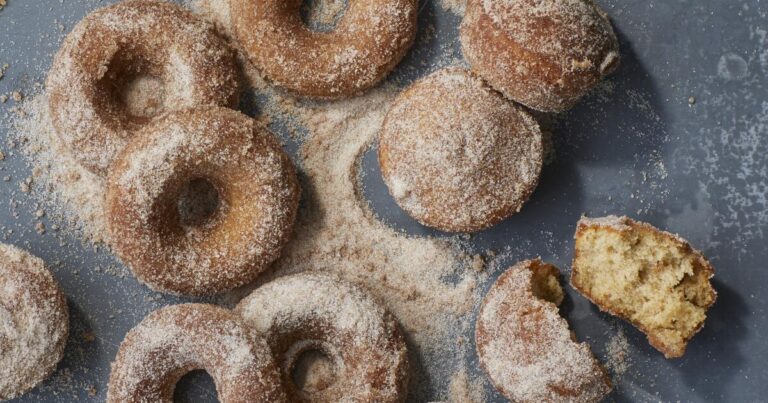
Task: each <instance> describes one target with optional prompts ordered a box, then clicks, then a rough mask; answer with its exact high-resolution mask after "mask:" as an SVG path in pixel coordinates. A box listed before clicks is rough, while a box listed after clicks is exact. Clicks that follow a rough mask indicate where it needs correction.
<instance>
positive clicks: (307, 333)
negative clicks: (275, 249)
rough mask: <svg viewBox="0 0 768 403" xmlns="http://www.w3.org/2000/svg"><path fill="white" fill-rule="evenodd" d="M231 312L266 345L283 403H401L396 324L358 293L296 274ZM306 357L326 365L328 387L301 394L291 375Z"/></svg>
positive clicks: (402, 372) (403, 364)
mask: <svg viewBox="0 0 768 403" xmlns="http://www.w3.org/2000/svg"><path fill="white" fill-rule="evenodd" d="M235 312H236V313H238V314H240V315H241V316H242V317H243V318H244V319H245V322H246V323H247V324H248V325H249V326H251V327H253V328H254V329H256V330H257V331H258V333H259V334H262V335H264V337H265V339H266V340H267V342H268V343H269V345H270V347H271V349H272V354H273V356H274V357H275V359H276V360H277V363H278V366H279V367H280V370H281V373H282V377H283V385H284V387H285V389H286V391H287V393H288V397H289V400H290V401H296V402H309V401H311V402H340V401H344V402H381V403H386V402H403V401H405V397H406V385H407V380H408V354H407V351H406V345H405V341H404V339H403V335H402V333H401V331H400V329H399V327H398V324H397V322H396V321H395V318H394V317H393V316H392V315H391V314H390V313H388V312H387V311H386V310H384V308H382V307H381V306H380V305H378V304H377V303H376V302H375V301H374V300H373V299H372V298H371V297H370V296H369V295H368V294H367V293H366V292H365V291H363V290H362V289H360V288H358V287H356V286H353V285H351V284H349V283H346V282H344V281H341V280H339V279H337V278H336V277H334V276H332V275H330V274H320V273H301V274H296V275H291V276H287V277H281V278H278V279H276V280H274V281H272V282H269V283H267V284H266V285H264V286H262V287H260V288H257V289H256V290H255V291H253V292H252V293H251V294H250V295H249V296H248V297H246V298H245V299H243V301H241V302H240V304H238V305H237V307H236V308H235ZM312 351H316V352H319V353H321V355H323V356H325V357H327V358H328V360H329V361H330V363H331V367H332V372H334V373H335V374H334V375H335V382H327V383H326V384H324V385H323V384H321V387H320V388H317V389H319V390H312V391H307V390H305V389H301V388H300V387H299V386H297V385H296V384H295V383H294V381H293V377H292V373H293V372H294V370H295V369H296V366H297V362H298V361H299V359H300V357H301V356H302V355H303V354H305V353H307V352H312Z"/></svg>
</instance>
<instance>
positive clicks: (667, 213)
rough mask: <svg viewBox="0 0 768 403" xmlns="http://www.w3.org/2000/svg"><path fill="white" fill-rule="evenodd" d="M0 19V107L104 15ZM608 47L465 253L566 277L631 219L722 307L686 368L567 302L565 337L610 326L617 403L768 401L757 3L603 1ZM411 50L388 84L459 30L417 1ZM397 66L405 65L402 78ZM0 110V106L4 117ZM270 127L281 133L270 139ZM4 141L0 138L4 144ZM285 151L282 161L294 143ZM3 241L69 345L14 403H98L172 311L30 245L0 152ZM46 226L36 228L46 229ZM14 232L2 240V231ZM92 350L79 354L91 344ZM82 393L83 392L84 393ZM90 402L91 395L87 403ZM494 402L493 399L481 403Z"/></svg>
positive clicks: (21, 171) (766, 163)
mask: <svg viewBox="0 0 768 403" xmlns="http://www.w3.org/2000/svg"><path fill="white" fill-rule="evenodd" d="M8 3H9V4H8V5H7V6H6V7H5V8H3V9H2V10H1V11H0V65H2V64H3V63H9V64H10V68H9V69H8V70H7V71H6V73H5V77H4V78H3V79H2V80H0V94H6V93H9V92H10V91H12V90H15V89H19V88H20V89H22V90H23V91H25V92H31V91H32V86H33V83H34V82H36V81H37V82H39V81H40V80H41V79H43V78H44V76H45V73H46V71H47V69H48V67H49V66H50V63H51V59H52V55H53V53H54V52H55V51H56V49H57V48H58V45H59V44H60V40H61V38H62V37H63V36H64V35H65V33H66V32H68V31H69V30H70V29H71V28H72V26H73V25H74V23H76V22H77V21H78V20H79V19H80V18H82V16H83V15H85V14H86V13H87V12H88V11H90V10H92V9H93V8H95V7H97V6H101V5H104V4H106V3H109V2H108V1H89V0H61V1H51V0H8ZM600 3H601V4H602V5H603V6H604V7H605V9H606V10H607V11H608V13H609V14H610V16H611V18H612V19H613V22H614V24H615V27H616V30H617V32H618V34H619V36H620V40H621V49H622V56H623V59H622V65H621V67H620V68H619V70H618V72H617V73H616V74H614V75H613V76H611V77H610V78H609V84H607V85H605V86H604V87H603V88H602V89H601V90H599V91H597V92H596V93H595V94H593V95H591V96H590V97H589V98H588V99H587V100H585V101H584V102H582V103H581V104H579V106H577V107H576V108H575V109H574V110H572V111H570V112H567V113H565V114H563V115H562V116H558V117H556V118H554V119H553V124H552V128H553V132H554V143H555V149H556V153H557V157H556V160H555V162H554V163H552V164H550V165H548V166H547V167H546V169H545V170H544V173H543V176H542V180H541V185H540V186H539V188H538V189H537V191H536V192H535V194H534V196H533V199H532V200H531V202H530V203H529V204H527V205H526V206H525V207H524V209H523V211H522V212H521V213H520V214H518V215H516V216H514V217H512V218H511V219H509V220H507V221H505V222H504V223H502V224H500V225H499V226H497V227H494V228H492V229H490V230H488V231H485V232H482V233H480V234H478V235H476V236H474V237H473V238H472V240H471V242H472V243H473V245H475V247H476V248H477V250H484V249H486V248H495V249H504V248H505V247H508V248H509V251H510V253H509V256H510V257H509V259H508V260H509V261H508V262H506V263H510V264H511V263H514V261H516V260H518V259H523V258H529V257H532V256H535V255H541V256H542V258H544V259H545V260H547V261H550V262H552V263H555V264H557V265H558V266H559V267H560V268H561V269H562V270H563V272H564V274H565V275H566V278H567V272H568V271H569V262H570V257H571V250H572V245H573V242H572V236H573V231H574V226H575V223H576V221H577V220H578V218H579V216H580V215H581V214H582V213H586V214H587V215H603V214H606V213H615V214H628V215H630V216H633V217H635V218H638V219H641V220H644V221H648V222H650V223H652V224H654V225H657V226H659V227H661V228H664V229H668V230H670V231H673V232H678V233H680V234H681V235H682V236H683V237H685V238H687V239H688V240H689V241H690V242H691V243H692V244H693V245H694V246H696V247H698V248H700V249H702V250H703V251H704V253H705V254H706V255H707V256H708V257H709V258H710V259H711V261H712V263H713V264H714V266H715V267H716V269H717V274H716V277H715V280H714V285H715V287H716V288H717V291H718V292H719V299H718V301H717V303H716V304H715V306H714V307H713V308H712V310H711V311H710V313H709V318H708V320H707V322H706V327H705V328H704V329H703V331H702V332H701V333H700V334H699V335H697V336H696V337H695V338H694V340H693V342H692V343H691V344H690V346H689V349H688V352H687V353H686V355H685V357H684V358H681V359H677V360H666V359H664V358H663V357H662V356H661V354H659V353H658V352H656V351H655V350H653V349H652V348H651V347H650V346H649V345H648V344H647V342H646V341H645V339H644V337H643V336H642V334H640V333H639V332H638V331H637V330H635V329H633V328H632V327H631V326H629V325H627V324H626V323H624V322H620V321H616V320H614V319H612V318H611V317H609V316H608V315H604V314H601V313H599V312H598V311H597V309H596V308H595V307H594V306H592V305H591V304H589V303H588V302H587V301H586V300H585V299H584V298H582V297H581V296H579V295H578V294H576V293H574V292H573V290H572V289H570V287H567V288H568V294H569V298H568V299H567V302H566V304H565V307H564V308H563V312H564V314H565V315H566V316H567V318H568V319H569V322H570V323H571V325H572V327H573V329H574V330H575V333H576V335H577V336H578V338H579V339H581V340H586V341H588V342H589V343H590V344H591V346H592V347H593V350H594V351H595V352H596V354H597V355H598V356H599V357H601V358H605V357H606V351H605V350H606V344H607V342H608V338H609V337H610V336H611V335H612V334H615V333H616V332H617V330H618V329H623V330H624V331H625V332H626V334H627V336H628V338H629V343H630V350H629V351H630V359H629V361H630V363H631V366H630V369H629V371H628V372H627V373H626V374H625V375H624V376H623V377H622V378H621V380H620V381H619V382H618V385H617V387H616V391H615V392H614V394H613V395H612V399H613V400H616V401H658V400H662V401H728V402H758V401H765V400H766V399H768V396H767V394H766V392H768V343H766V342H765V337H766V334H768V317H767V316H766V311H765V310H766V306H767V304H768V302H767V301H766V297H767V295H766V292H765V289H766V287H767V285H768V270H766V269H765V267H766V262H768V248H766V235H768V201H767V200H766V195H767V194H768V178H767V177H768V78H767V77H768V38H767V37H766V32H767V31H768V15H767V14H768V4H766V2H765V1H761V0H738V1H722V0H688V1H684V0H680V1H650V2H645V1H634V0H601V1H600ZM422 7H423V10H422V13H421V16H420V22H421V26H422V28H421V31H420V35H421V36H422V37H425V38H429V37H428V36H426V35H427V32H426V31H427V28H425V27H428V26H431V27H434V29H435V33H436V35H435V38H437V39H426V40H422V41H419V44H418V45H417V47H416V49H414V51H413V52H412V53H411V54H410V55H409V56H408V58H407V59H406V61H405V62H404V64H403V66H401V67H399V68H398V70H397V72H395V73H394V74H393V76H392V77H391V78H390V80H397V82H398V83H406V82H408V81H410V80H412V79H414V78H416V77H415V76H421V75H424V74H426V73H427V72H428V71H429V70H430V69H429V68H425V67H420V66H422V62H424V61H425V62H426V64H427V65H428V66H429V65H430V64H433V63H434V61H433V60H431V59H430V58H431V57H432V56H430V55H432V54H433V53H434V52H431V51H430V50H431V49H437V48H441V47H444V46H448V47H449V48H452V49H453V50H454V52H455V53H456V54H457V55H460V52H459V50H458V44H457V39H456V35H457V25H458V23H459V22H460V18H459V17H457V16H455V15H453V14H450V13H447V12H445V11H444V10H443V9H442V8H441V7H440V5H439V4H438V3H436V1H431V2H426V3H424V4H422ZM407 66H416V67H418V69H416V71H418V74H415V75H414V74H413V71H414V70H412V69H407V68H405V67H407ZM13 106H14V103H13V101H8V103H6V104H0V113H2V114H5V113H6V112H8V111H9V110H10V108H12V107H13ZM276 129H278V131H279V129H280V128H279V127H277V128H276ZM6 131H7V130H6V128H2V129H0V139H3V138H5V137H6ZM291 148H295V145H294V147H291ZM0 151H3V152H4V153H5V155H6V158H5V160H4V161H0V177H3V176H6V175H9V176H11V180H10V181H8V182H3V181H0V224H2V225H1V226H0V230H2V234H0V235H3V236H4V237H5V238H7V239H6V240H5V242H9V243H12V244H16V245H19V246H21V247H24V248H26V249H28V250H30V251H31V252H32V253H34V254H36V255H38V256H40V257H42V258H44V259H45V260H46V261H47V262H49V263H51V265H52V268H53V270H54V272H55V275H56V277H57V279H58V280H59V282H60V283H61V286H62V288H63V289H64V291H65V293H66V294H67V296H68V297H69V301H70V304H69V306H70V312H71V315H72V328H71V329H72V335H71V338H70V341H69V345H68V348H67V353H66V357H65V359H64V361H63V362H62V363H61V364H60V366H59V370H58V372H57V373H56V375H55V376H53V377H52V378H51V379H50V380H48V381H46V382H45V383H44V384H43V385H41V386H40V387H38V388H36V389H34V390H33V391H32V392H30V393H29V394H27V395H25V396H23V397H22V398H21V399H18V401H19V402H65V401H80V402H88V401H103V400H104V398H105V396H106V383H107V379H108V376H109V363H110V361H111V360H112V358H113V357H114V355H115V352H116V350H117V346H118V344H119V343H120V341H121V340H122V338H123V336H124V335H125V333H126V332H127V331H128V330H129V329H130V328H131V327H132V326H134V325H135V324H136V323H138V322H139V321H140V320H141V319H142V318H143V317H144V316H145V315H146V314H147V313H149V312H151V311H152V310H154V309H156V308H158V307H160V306H162V305H166V304H171V303H175V302H178V301H179V299H176V298H171V297H165V296H161V295H159V294H156V293H153V292H151V291H149V290H148V289H147V288H146V287H143V286H142V285H140V284H138V283H137V282H136V280H135V279H134V278H133V277H132V276H131V275H130V273H129V272H128V271H127V270H125V269H124V268H123V266H122V265H121V264H120V263H119V262H118V261H117V260H116V259H115V258H114V257H112V256H110V255H109V254H107V253H105V252H104V251H103V250H97V249H95V248H94V247H93V246H90V245H87V244H83V243H82V242H81V241H79V240H78V239H77V238H75V237H71V236H69V235H67V232H61V233H59V234H57V233H55V232H54V231H50V230H49V231H48V232H47V233H46V234H44V235H39V234H38V233H36V232H35V230H34V224H35V222H36V221H37V220H36V219H35V218H34V215H33V213H34V211H35V210H37V208H38V206H37V205H35V204H34V201H33V200H34V199H32V198H29V197H27V196H26V195H24V194H22V193H20V191H19V186H20V185H19V184H20V182H21V181H23V179H24V178H26V177H28V176H29V175H30V171H29V168H28V167H27V166H26V165H25V163H24V160H23V158H22V156H21V155H20V153H19V152H18V151H14V149H12V148H10V147H8V146H6V141H2V142H0ZM363 170H364V172H365V175H364V178H365V180H364V181H365V195H366V197H368V199H369V200H370V201H371V203H372V206H373V208H374V210H375V211H376V212H377V213H378V214H379V215H380V216H381V217H382V219H384V220H385V221H386V222H389V223H391V224H392V225H393V226H395V227H398V228H403V229H405V230H406V231H408V232H409V233H412V234H415V235H440V234H437V233H435V232H433V231H430V230H427V229H425V228H423V227H421V226H419V225H418V224H417V223H415V222H414V221H413V220H411V219H409V218H408V217H407V216H405V215H404V214H403V213H402V211H401V210H399V209H398V208H397V206H396V205H395V204H394V202H393V201H392V199H391V198H390V196H389V195H388V194H387V191H386V189H385V187H384V185H383V183H382V181H381V177H380V174H379V172H378V167H377V162H376V157H375V152H371V153H369V154H368V155H367V156H366V158H365V159H364V163H363ZM42 221H43V222H46V224H47V225H48V227H49V228H50V227H51V225H52V223H51V222H49V219H48V217H44V218H43V219H42ZM9 231H12V232H9ZM91 333H92V334H94V335H95V336H96V340H95V341H89V336H88V335H89V334H91ZM91 387H93V388H94V389H93V390H89V389H90V388H91ZM94 391H95V395H94V396H91V395H89V392H94ZM178 391H179V393H178V395H179V396H178V398H179V399H181V400H187V401H198V402H199V401H215V392H214V390H213V387H212V383H211V381H210V379H209V378H207V377H205V376H203V375H200V374H197V375H193V376H191V377H187V378H185V379H184V380H183V381H182V382H181V383H180V385H179V387H178ZM489 396H490V397H491V399H494V400H498V401H503V398H501V397H500V396H499V395H498V394H496V393H495V392H493V391H492V390H489Z"/></svg>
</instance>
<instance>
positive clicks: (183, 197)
mask: <svg viewBox="0 0 768 403" xmlns="http://www.w3.org/2000/svg"><path fill="white" fill-rule="evenodd" d="M220 203H221V200H220V199H219V191H218V190H217V189H216V186H215V185H214V184H213V183H211V182H210V181H208V180H207V179H205V178H195V179H192V180H191V181H189V183H187V184H186V186H184V187H183V188H182V190H181V194H180V195H179V198H178V212H179V222H180V223H181V225H182V226H185V227H196V226H201V225H205V223H206V222H208V221H210V220H211V219H212V218H214V216H215V215H216V212H217V211H218V210H219V206H220Z"/></svg>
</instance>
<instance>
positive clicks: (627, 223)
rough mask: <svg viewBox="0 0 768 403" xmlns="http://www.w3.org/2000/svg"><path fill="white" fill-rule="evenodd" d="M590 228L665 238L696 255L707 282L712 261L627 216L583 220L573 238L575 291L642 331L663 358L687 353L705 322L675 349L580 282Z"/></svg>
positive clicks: (711, 293)
mask: <svg viewBox="0 0 768 403" xmlns="http://www.w3.org/2000/svg"><path fill="white" fill-rule="evenodd" d="M589 229H599V230H601V231H610V232H614V233H616V234H620V235H621V234H623V233H626V232H627V231H628V230H640V231H647V232H649V233H652V234H655V235H656V236H660V237H663V238H665V239H666V240H667V241H668V242H670V243H672V244H674V245H676V247H677V248H679V249H680V250H681V251H682V252H683V253H685V254H691V255H693V256H694V258H695V260H696V261H697V262H698V267H697V268H698V269H700V270H701V272H700V275H701V276H703V277H704V278H706V279H707V280H708V279H711V278H712V277H713V276H714V273H715V270H714V267H713V266H712V265H711V264H710V263H709V261H708V260H707V259H706V258H705V257H704V255H703V254H702V253H701V252H700V251H698V250H696V249H694V248H693V247H692V246H691V245H690V244H689V243H688V242H687V241H686V240H684V239H682V238H681V237H679V236H677V235H675V234H672V233H669V232H666V231H662V230H659V229H658V228H655V227H653V226H652V225H650V224H647V223H644V222H639V221H635V220H632V219H630V218H628V217H616V216H609V217H604V218H596V219H588V218H582V219H581V220H580V221H579V223H578V225H577V229H576V233H575V235H574V239H576V242H577V245H576V247H575V248H574V256H573V265H572V272H571V280H570V283H571V286H573V288H574V289H576V290H577V291H578V292H579V293H580V294H581V295H583V296H584V297H585V298H587V299H588V300H589V301H591V302H592V303H593V304H595V305H596V306H597V307H598V308H599V309H600V310H601V311H603V312H607V313H609V314H611V315H614V316H618V317H619V318H622V319H624V320H626V321H628V322H630V323H631V324H632V325H633V326H635V327H637V328H638V329H640V331H642V332H643V333H644V334H645V335H646V337H647V338H648V342H649V343H650V344H651V345H652V346H653V347H654V348H656V349H657V350H659V351H660V352H662V353H663V354H664V357H666V358H678V357H682V356H683V355H684V354H685V348H686V347H687V344H688V342H689V341H690V340H691V339H692V338H693V336H695V335H696V333H698V332H699V331H700V330H701V329H702V328H703V327H704V321H702V322H701V323H699V324H698V326H697V327H696V328H695V329H694V330H693V331H692V332H691V333H690V334H689V335H688V336H687V337H685V339H684V341H683V346H682V348H675V347H673V346H670V345H668V344H667V343H666V341H665V340H662V339H661V338H660V337H658V336H657V335H656V334H654V332H653V331H652V329H649V328H648V327H646V326H645V325H644V324H643V323H640V322H638V321H636V320H632V319H631V317H630V314H629V312H626V311H624V310H621V309H618V307H613V306H611V305H610V304H608V303H606V301H604V300H602V299H601V298H598V297H597V296H595V295H593V294H592V293H590V292H589V290H588V289H586V288H585V287H584V286H583V284H582V281H581V270H582V268H581V267H580V265H579V264H577V262H578V261H579V256H580V252H579V249H580V248H579V246H578V242H579V239H580V238H581V237H582V236H583V234H584V233H585V231H587V230H589ZM705 299H706V300H708V302H707V303H706V304H705V305H704V306H703V307H702V308H703V309H704V310H705V311H706V310H708V309H709V308H710V307H711V306H712V304H714V303H715V300H716V299H717V292H716V291H715V289H714V288H712V287H711V285H710V286H709V290H708V296H707V298H705Z"/></svg>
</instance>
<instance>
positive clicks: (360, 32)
mask: <svg viewBox="0 0 768 403" xmlns="http://www.w3.org/2000/svg"><path fill="white" fill-rule="evenodd" d="M417 3H418V1H417V0H353V1H350V2H349V5H348V7H347V9H346V12H345V13H344V14H343V15H342V16H341V18H340V19H339V20H338V23H337V24H336V27H335V28H334V29H333V30H331V31H329V32H318V31H313V30H312V29H310V28H309V27H308V26H307V25H306V24H305V23H304V22H303V21H302V18H301V14H300V9H301V6H302V0H231V3H230V12H231V15H232V25H233V31H234V34H235V36H236V37H237V39H238V40H239V43H240V44H241V46H242V47H243V48H244V51H245V53H246V54H247V55H248V59H250V61H251V62H252V63H253V65H254V66H256V68H257V69H259V70H260V71H261V73H262V74H264V75H265V76H266V78H267V79H269V80H270V81H272V82H273V83H275V84H277V85H279V86H281V87H283V88H285V89H288V90H289V91H291V92H293V93H295V94H297V95H300V96H304V97H312V98H342V97H347V96H350V95H355V94H357V93H359V92H362V91H364V90H366V89H368V88H371V87H373V86H374V85H375V84H376V83H378V82H379V81H381V80H382V79H383V78H384V77H385V76H386V75H387V74H388V73H389V72H390V71H391V70H392V69H393V68H394V67H395V66H396V65H397V64H398V63H399V62H400V60H401V59H402V58H403V56H405V54H406V52H407V51H408V49H409V48H410V47H411V45H412V44H413V42H414V39H415V37H416V11H417Z"/></svg>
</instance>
